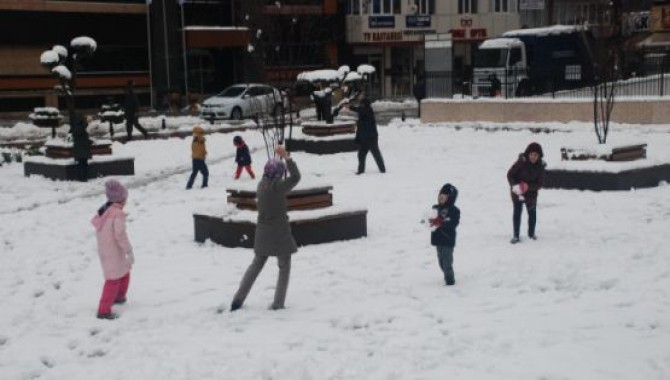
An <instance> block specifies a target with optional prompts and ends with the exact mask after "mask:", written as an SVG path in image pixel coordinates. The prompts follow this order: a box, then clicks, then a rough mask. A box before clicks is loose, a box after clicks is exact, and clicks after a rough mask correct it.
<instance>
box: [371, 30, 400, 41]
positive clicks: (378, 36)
mask: <svg viewBox="0 0 670 380" xmlns="http://www.w3.org/2000/svg"><path fill="white" fill-rule="evenodd" d="M363 41H364V42H388V41H402V32H366V33H363Z"/></svg>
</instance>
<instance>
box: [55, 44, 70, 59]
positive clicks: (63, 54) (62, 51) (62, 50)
mask: <svg viewBox="0 0 670 380" xmlns="http://www.w3.org/2000/svg"><path fill="white" fill-rule="evenodd" d="M51 50H52V51H54V52H56V54H58V56H59V57H60V58H61V59H65V58H67V48H66V47H65V46H63V45H54V46H53V47H52V48H51Z"/></svg>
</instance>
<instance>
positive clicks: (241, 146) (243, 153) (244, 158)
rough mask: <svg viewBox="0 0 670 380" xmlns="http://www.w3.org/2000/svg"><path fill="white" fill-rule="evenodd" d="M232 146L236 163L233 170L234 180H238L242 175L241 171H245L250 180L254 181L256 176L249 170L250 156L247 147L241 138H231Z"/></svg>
mask: <svg viewBox="0 0 670 380" xmlns="http://www.w3.org/2000/svg"><path fill="white" fill-rule="evenodd" d="M233 144H234V145H235V148H237V151H236V152H235V162H237V169H236V170H235V179H239V178H240V175H241V174H242V169H245V170H246V171H247V173H249V175H250V176H251V179H255V178H256V175H255V174H254V170H253V169H252V168H251V154H250V153H249V147H248V146H247V144H246V143H245V142H244V140H242V136H235V137H233Z"/></svg>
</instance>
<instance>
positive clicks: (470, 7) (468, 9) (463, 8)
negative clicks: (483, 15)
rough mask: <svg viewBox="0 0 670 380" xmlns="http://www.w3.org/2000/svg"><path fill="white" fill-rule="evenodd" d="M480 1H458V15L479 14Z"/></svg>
mask: <svg viewBox="0 0 670 380" xmlns="http://www.w3.org/2000/svg"><path fill="white" fill-rule="evenodd" d="M477 2H478V0H458V13H459V14H463V13H477Z"/></svg>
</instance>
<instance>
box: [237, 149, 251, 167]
mask: <svg viewBox="0 0 670 380" xmlns="http://www.w3.org/2000/svg"><path fill="white" fill-rule="evenodd" d="M235 162H237V165H239V166H247V165H251V154H250V153H249V147H248V146H247V144H242V145H241V146H238V147H237V152H236V153H235Z"/></svg>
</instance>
